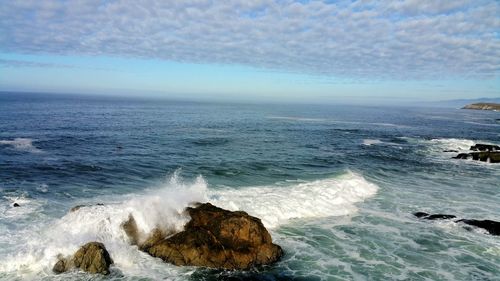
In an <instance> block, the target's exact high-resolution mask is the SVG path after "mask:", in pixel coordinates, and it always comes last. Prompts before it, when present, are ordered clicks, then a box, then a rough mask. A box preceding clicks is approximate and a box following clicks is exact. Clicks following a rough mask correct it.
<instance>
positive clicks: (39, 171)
mask: <svg viewBox="0 0 500 281" xmlns="http://www.w3.org/2000/svg"><path fill="white" fill-rule="evenodd" d="M498 118H500V115H499V113H498V112H484V111H468V110H459V109H446V108H409V107H362V106H340V105H336V106H335V105H332V106H326V105H323V106H320V105H309V106H308V105H243V104H216V103H192V102H173V101H145V100H132V99H118V98H116V99H115V98H109V99H104V98H95V97H64V96H57V95H28V94H26V95H14V94H12V95H11V94H3V95H0V279H5V280H27V279H44V280H54V279H64V280H66V279H75V280H80V279H85V280H88V279H106V280H108V279H111V280H158V279H163V280H221V279H223V280H247V279H254V280H500V277H499V276H500V266H499V265H500V240H499V238H498V237H495V236H491V235H487V234H485V233H484V232H482V231H480V230H473V231H467V230H465V229H463V228H462V227H461V226H460V225H458V224H455V223H453V222H447V221H442V222H430V221H421V220H418V219H416V218H415V217H413V216H412V215H411V213H412V212H416V211H426V212H429V213H450V214H455V215H457V216H458V217H465V218H476V219H493V220H500V204H499V202H500V181H499V179H500V165H499V164H490V163H478V162H473V161H470V160H455V159H451V157H452V156H454V155H455V154H456V153H449V152H443V151H444V150H449V149H454V150H466V149H468V147H470V146H471V145H472V144H474V143H478V142H480V143H482V142H485V143H496V144H499V143H500V124H499V123H498V121H496V119H498ZM194 201H209V202H212V203H214V204H216V205H218V206H221V207H224V208H227V209H231V210H244V211H247V212H248V213H250V214H252V215H255V216H258V217H260V218H261V219H262V221H263V222H264V224H265V225H266V226H267V227H268V228H269V230H270V232H271V234H272V236H273V239H274V240H275V242H276V243H278V244H280V245H281V246H282V247H283V248H284V250H285V253H286V254H285V256H284V258H283V259H282V260H281V261H280V262H278V263H277V264H275V265H272V266H267V267H262V268H257V269H254V270H252V271H249V272H238V271H218V270H209V269H202V268H195V267H176V266H173V265H168V264H164V263H162V262H161V261H159V260H157V259H154V258H152V257H150V256H148V255H146V254H144V253H141V252H139V251H138V250H137V249H136V248H135V247H134V246H129V245H128V243H127V238H126V237H125V234H124V233H123V231H122V230H121V228H120V226H119V225H120V223H121V222H123V221H124V220H125V219H126V218H127V217H128V214H130V213H132V214H133V215H134V217H136V219H137V221H138V224H139V226H140V227H141V228H142V229H143V230H144V231H146V232H147V231H148V230H151V229H152V228H154V227H156V226H161V227H164V228H169V229H177V230H179V229H182V225H183V224H184V223H185V222H186V221H187V220H188V218H186V217H185V216H183V215H182V214H181V211H182V209H183V208H184V207H185V206H187V205H188V204H189V203H190V202H194ZM14 202H17V203H18V204H20V205H21V206H20V207H18V208H13V207H12V204H13V203H14ZM97 203H104V205H103V206H101V205H95V204H97ZM79 204H88V205H93V204H94V206H89V207H84V208H81V209H80V210H79V211H78V212H74V213H68V210H69V209H70V208H71V207H73V206H75V205H79ZM93 240H98V241H102V242H103V243H105V245H106V247H107V248H108V249H109V251H110V254H111V255H112V257H113V259H114V260H115V265H114V266H113V267H112V273H111V275H110V276H108V277H104V278H101V277H99V276H89V275H86V274H84V273H79V272H73V273H69V274H63V275H54V274H53V273H52V272H51V267H52V265H53V264H54V262H55V260H56V256H57V254H59V253H62V254H71V253H73V252H74V251H75V250H76V249H77V247H78V246H79V245H81V244H83V243H85V242H87V241H93Z"/></svg>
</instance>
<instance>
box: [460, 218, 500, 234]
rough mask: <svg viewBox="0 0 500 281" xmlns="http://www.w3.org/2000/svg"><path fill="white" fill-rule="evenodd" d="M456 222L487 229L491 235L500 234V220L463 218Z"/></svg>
mask: <svg viewBox="0 0 500 281" xmlns="http://www.w3.org/2000/svg"><path fill="white" fill-rule="evenodd" d="M455 222H461V223H465V224H467V225H472V226H475V227H479V228H482V229H485V230H486V231H488V232H489V233H490V234H491V235H500V222H498V221H492V220H470V219H461V220H457V221H455Z"/></svg>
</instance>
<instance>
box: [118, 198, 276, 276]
mask: <svg viewBox="0 0 500 281" xmlns="http://www.w3.org/2000/svg"><path fill="white" fill-rule="evenodd" d="M186 211H187V213H188V214H189V215H190V217H191V220H190V221H189V222H188V223H187V224H186V225H185V226H184V230H183V231H181V232H179V233H176V234H174V235H171V236H169V237H167V235H166V234H165V233H163V232H162V231H160V230H158V229H157V230H155V231H153V233H152V234H151V235H150V236H149V238H148V239H147V240H146V241H145V242H144V243H141V244H140V245H139V248H140V249H141V250H143V251H145V252H147V253H149V254H150V255H151V256H154V257H158V258H161V259H162V260H163V261H165V262H168V263H172V264H175V265H194V266H204V267H211V268H223V269H249V268H251V267H254V266H259V265H266V264H271V263H273V262H276V261H278V260H279V258H280V257H281V256H282V255H283V250H282V249H281V247H280V246H278V245H276V244H273V243H272V239H271V235H270V234H269V232H268V231H267V229H266V228H265V227H264V225H263V224H262V222H261V221H260V219H258V218H256V217H252V216H250V215H248V214H247V213H245V212H241V211H237V212H232V211H228V210H224V209H221V208H218V207H216V206H214V205H212V204H210V203H204V204H199V205H198V206H197V207H194V208H191V207H188V208H187V209H186ZM129 221H130V219H129ZM127 225H128V226H130V225H132V224H131V223H128V224H127ZM126 232H127V231H126ZM129 232H130V233H134V231H129ZM129 232H127V234H128V233H129ZM131 240H134V239H132V238H131Z"/></svg>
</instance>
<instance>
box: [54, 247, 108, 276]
mask: <svg viewBox="0 0 500 281" xmlns="http://www.w3.org/2000/svg"><path fill="white" fill-rule="evenodd" d="M111 264H113V260H112V259H111V256H110V255H109V253H108V251H107V250H106V248H105V247H104V245H103V244H102V243H99V242H89V243H87V244H85V245H83V246H82V247H80V249H78V251H76V253H75V254H74V255H73V256H72V257H69V258H64V257H62V256H59V257H58V261H57V263H56V264H55V265H54V267H53V268H52V271H54V272H55V273H63V272H66V271H68V270H71V269H73V268H78V269H80V270H83V271H85V272H89V273H100V274H105V275H106V274H109V266H110V265H111Z"/></svg>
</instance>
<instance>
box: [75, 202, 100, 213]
mask: <svg viewBox="0 0 500 281" xmlns="http://www.w3.org/2000/svg"><path fill="white" fill-rule="evenodd" d="M91 206H104V204H103V203H97V204H94V205H76V206H75V207H73V208H71V209H69V211H70V212H75V211H78V210H80V209H81V208H83V207H91Z"/></svg>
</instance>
